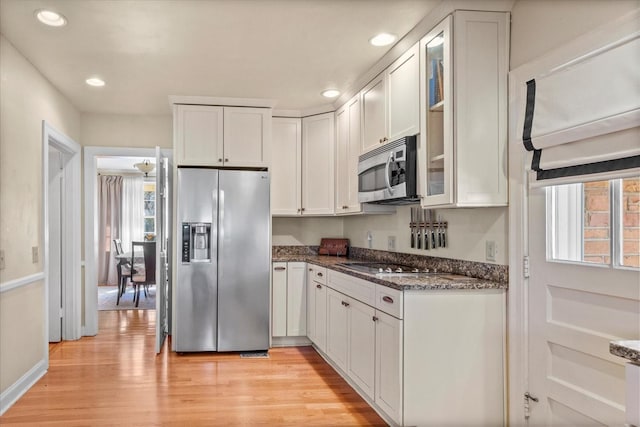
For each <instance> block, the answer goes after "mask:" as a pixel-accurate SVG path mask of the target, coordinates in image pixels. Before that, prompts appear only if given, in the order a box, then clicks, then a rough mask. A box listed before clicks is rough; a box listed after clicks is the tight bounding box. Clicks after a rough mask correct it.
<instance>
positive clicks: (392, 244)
mask: <svg viewBox="0 0 640 427" xmlns="http://www.w3.org/2000/svg"><path fill="white" fill-rule="evenodd" d="M387 249H389V250H390V251H395V250H396V236H389V237H388V238H387Z"/></svg>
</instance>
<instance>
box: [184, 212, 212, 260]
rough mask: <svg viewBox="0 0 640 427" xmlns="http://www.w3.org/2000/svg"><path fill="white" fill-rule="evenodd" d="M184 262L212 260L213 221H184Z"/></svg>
mask: <svg viewBox="0 0 640 427" xmlns="http://www.w3.org/2000/svg"><path fill="white" fill-rule="evenodd" d="M182 262H183V263H187V262H211V223H210V222H183V223H182Z"/></svg>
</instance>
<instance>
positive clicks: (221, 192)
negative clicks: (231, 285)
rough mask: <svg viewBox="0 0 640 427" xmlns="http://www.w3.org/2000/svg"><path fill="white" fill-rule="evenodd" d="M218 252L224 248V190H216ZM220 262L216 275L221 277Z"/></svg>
mask: <svg viewBox="0 0 640 427" xmlns="http://www.w3.org/2000/svg"><path fill="white" fill-rule="evenodd" d="M215 193H216V192H214V193H213V195H214V196H213V197H215ZM217 193H218V253H222V251H223V248H224V190H219V191H218V192H217ZM222 264H223V263H219V264H218V277H222V275H223V273H224V272H223V271H222Z"/></svg>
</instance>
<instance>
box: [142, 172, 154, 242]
mask: <svg viewBox="0 0 640 427" xmlns="http://www.w3.org/2000/svg"><path fill="white" fill-rule="evenodd" d="M143 188H144V240H147V241H153V240H155V239H156V183H155V181H153V182H145V183H144V187H143Z"/></svg>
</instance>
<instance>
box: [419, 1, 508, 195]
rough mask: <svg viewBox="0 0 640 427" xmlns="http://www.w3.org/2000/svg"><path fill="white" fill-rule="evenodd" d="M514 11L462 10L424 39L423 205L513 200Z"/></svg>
mask: <svg viewBox="0 0 640 427" xmlns="http://www.w3.org/2000/svg"><path fill="white" fill-rule="evenodd" d="M508 35H509V19H508V13H503V12H469V11H456V12H454V13H453V14H452V15H450V16H448V17H447V18H445V19H444V20H443V21H442V22H440V24H438V25H437V26H436V27H435V28H434V29H433V30H432V31H430V32H429V34H427V35H426V36H425V37H423V39H422V40H421V41H420V72H421V76H420V78H421V80H422V81H421V82H420V83H421V84H420V87H421V93H420V112H421V117H420V121H421V123H420V128H421V129H422V132H421V134H420V144H419V154H418V159H419V160H418V161H419V162H420V163H421V164H420V166H419V167H418V171H419V174H420V176H419V181H420V182H419V184H420V186H419V191H420V194H421V195H422V202H421V204H422V206H424V207H436V206H451V207H453V206H460V207H474V206H478V207H480V206H504V205H506V204H507V152H506V150H507V120H506V119H507V72H508V51H509V45H508V43H509V42H508V40H509V38H508Z"/></svg>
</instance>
